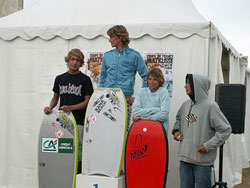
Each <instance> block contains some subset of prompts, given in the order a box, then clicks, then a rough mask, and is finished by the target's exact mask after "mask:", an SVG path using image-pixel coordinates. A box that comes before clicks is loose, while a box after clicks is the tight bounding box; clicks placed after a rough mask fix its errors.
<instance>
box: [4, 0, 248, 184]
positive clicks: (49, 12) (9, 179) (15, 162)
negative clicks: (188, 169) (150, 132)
mask: <svg viewBox="0 0 250 188" xmlns="http://www.w3.org/2000/svg"><path fill="white" fill-rule="evenodd" d="M116 24H124V25H125V26H126V27H127V29H128V31H129V33H130V38H131V39H132V40H131V43H130V47H132V48H135V49H136V50H138V51H139V52H140V53H141V54H143V53H144V52H162V53H165V52H168V53H172V54H173V56H174V65H173V71H174V73H173V82H174V89H173V97H172V98H171V112H170V130H171V129H172V126H173V123H174V119H175V114H176V112H177V110H178V108H179V106H180V105H181V103H182V102H183V101H184V100H186V99H187V97H186V95H185V93H184V89H183V85H184V75H185V74H186V73H187V72H192V73H200V74H204V75H207V76H209V77H210V79H211V81H212V88H211V92H210V95H211V97H214V85H215V84H216V83H223V82H224V80H223V77H224V79H225V80H227V81H229V82H230V83H244V81H245V67H246V62H247V60H246V59H245V58H243V57H242V56H241V55H240V54H238V52H237V51H236V50H235V49H234V48H233V47H232V46H231V45H230V43H229V42H228V41H227V40H226V39H225V38H224V37H223V36H222V34H221V33H220V32H219V31H218V30H217V28H216V27H215V26H214V25H213V24H212V23H211V22H208V21H206V20H205V19H204V18H203V17H202V16H201V15H200V14H199V13H198V12H197V10H196V9H195V8H194V6H193V4H192V3H191V1H190V0H155V1H150V0H127V1H121V0H116V1H114V0H105V1H98V0H91V1H89V0H41V1H39V2H38V3H36V4H34V5H33V6H30V7H27V8H25V9H24V10H21V11H19V12H17V13H14V14H12V15H9V16H7V17H3V18H1V19H0V59H1V68H0V85H1V92H0V97H1V99H2V100H1V102H0V104H1V109H0V114H1V127H2V129H1V131H0V143H1V153H0V187H1V188H2V187H4V188H5V187H12V188H22V187H23V188H27V187H30V188H34V187H36V186H37V149H38V147H37V146H38V131H39V127H40V122H41V120H42V117H43V112H42V111H43V107H44V106H46V105H48V103H49V101H50V98H51V97H52V85H53V81H54V78H55V76H56V75H57V74H59V73H62V72H64V71H65V70H66V66H65V63H64V56H65V55H66V54H67V52H68V51H69V50H70V49H72V48H75V47H77V48H80V49H81V50H82V51H83V52H84V54H85V56H87V54H88V52H105V51H107V50H109V49H110V48H111V47H110V45H109V42H108V39H107V35H106V31H107V29H108V28H109V27H110V26H113V25H116ZM222 67H223V69H222ZM229 67H230V68H229ZM83 71H84V70H83ZM246 75H247V83H248V89H247V90H248V95H247V96H249V92H250V91H249V88H250V86H249V83H250V81H249V79H250V74H249V72H248V73H247V74H246ZM139 82H140V81H138V83H137V88H138V87H139V85H140V84H139ZM247 104H249V101H248V103H247ZM248 106H249V105H248ZM249 113H250V112H249V109H247V115H246V116H248V115H249ZM249 121H250V120H249V118H248V119H246V125H247V124H248V123H249ZM246 131H247V132H246V133H245V134H248V133H249V132H250V130H249V129H248V128H246ZM168 136H169V147H170V150H169V151H170V160H169V173H168V183H167V186H168V187H178V185H179V179H178V159H177V151H178V143H176V142H174V141H173V139H172V136H171V134H170V132H169V133H168ZM249 145H250V142H249V140H247V139H245V136H244V135H231V137H230V139H229V140H228V141H227V142H226V144H225V147H224V174H223V180H224V181H227V182H228V185H229V187H232V186H233V185H235V184H238V183H240V182H241V176H242V168H243V167H247V165H248V163H247V162H248V161H249V159H250V157H249V156H250V153H249V151H247V149H248V148H249ZM217 166H218V161H217V162H216V167H217Z"/></svg>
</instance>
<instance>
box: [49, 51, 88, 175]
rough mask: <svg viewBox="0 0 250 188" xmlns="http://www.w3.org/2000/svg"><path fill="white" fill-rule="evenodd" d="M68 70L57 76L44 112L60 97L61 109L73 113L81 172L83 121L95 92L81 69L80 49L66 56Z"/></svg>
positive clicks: (81, 55) (81, 54) (82, 61)
mask: <svg viewBox="0 0 250 188" xmlns="http://www.w3.org/2000/svg"><path fill="white" fill-rule="evenodd" d="M65 62H66V64H67V66H68V71H67V72H65V73H63V74H60V75H58V76H57V77H56V79H55V82H54V87H53V91H54V95H53V97H52V99H51V101H50V104H49V106H46V107H45V108H44V113H45V114H48V113H50V112H51V110H52V109H53V108H54V107H55V106H56V105H57V103H58V101H59V99H60V106H59V109H60V110H62V111H64V112H71V111H72V113H73V115H74V117H75V119H76V122H77V127H78V134H79V135H78V138H79V152H78V153H79V155H78V158H79V159H78V161H79V166H78V172H77V173H80V172H81V169H79V168H81V153H82V152H81V146H82V134H83V123H84V117H85V112H86V108H87V104H88V102H89V99H90V96H91V94H92V93H93V86H92V82H91V80H90V78H89V77H88V76H87V75H85V74H83V73H82V72H81V71H80V67H81V66H82V65H83V64H84V55H83V53H82V52H81V50H79V49H72V50H71V51H70V52H69V53H68V56H67V57H65Z"/></svg>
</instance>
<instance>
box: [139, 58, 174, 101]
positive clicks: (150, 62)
mask: <svg viewBox="0 0 250 188" xmlns="http://www.w3.org/2000/svg"><path fill="white" fill-rule="evenodd" d="M144 58H145V63H146V65H147V67H148V69H149V70H150V69H152V68H159V69H161V71H162V73H163V75H164V79H165V83H164V87H166V89H167V90H168V92H169V94H170V97H171V96H172V91H173V54H171V53H144Z"/></svg>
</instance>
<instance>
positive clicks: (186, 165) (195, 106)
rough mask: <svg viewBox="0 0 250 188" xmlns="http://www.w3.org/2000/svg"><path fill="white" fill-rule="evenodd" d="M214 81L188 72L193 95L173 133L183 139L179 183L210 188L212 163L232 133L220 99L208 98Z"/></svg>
mask: <svg viewBox="0 0 250 188" xmlns="http://www.w3.org/2000/svg"><path fill="white" fill-rule="evenodd" d="M210 84H211V81H210V80H209V79H208V78H207V77H205V76H202V75H197V74H187V75H186V85H185V89H186V93H187V95H188V96H189V97H190V99H189V100H187V101H185V102H184V103H183V104H182V106H181V107H180V109H179V111H178V113H177V115H176V122H175V125H174V128H173V130H172V134H173V135H174V139H175V140H176V141H180V145H179V159H180V169H179V171H180V187H181V188H195V187H196V188H211V166H212V165H213V164H214V161H215V158H216V153H217V149H216V148H218V147H219V146H221V145H222V144H223V143H224V142H225V140H226V139H227V138H228V137H229V136H230V134H231V126H230V124H229V122H228V121H227V119H226V117H225V116H224V115H223V113H222V112H221V110H220V108H219V107H218V105H217V103H215V102H214V101H212V100H211V99H209V97H208V90H209V88H210Z"/></svg>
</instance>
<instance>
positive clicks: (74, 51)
mask: <svg viewBox="0 0 250 188" xmlns="http://www.w3.org/2000/svg"><path fill="white" fill-rule="evenodd" d="M72 56H76V57H78V58H79V59H80V63H81V65H80V67H81V66H83V64H84V55H83V53H82V51H81V50H80V49H78V48H74V49H72V50H70V51H69V53H68V55H67V56H66V57H65V58H64V59H65V62H66V63H67V64H68V63H69V59H70V58H71V57H72Z"/></svg>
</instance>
